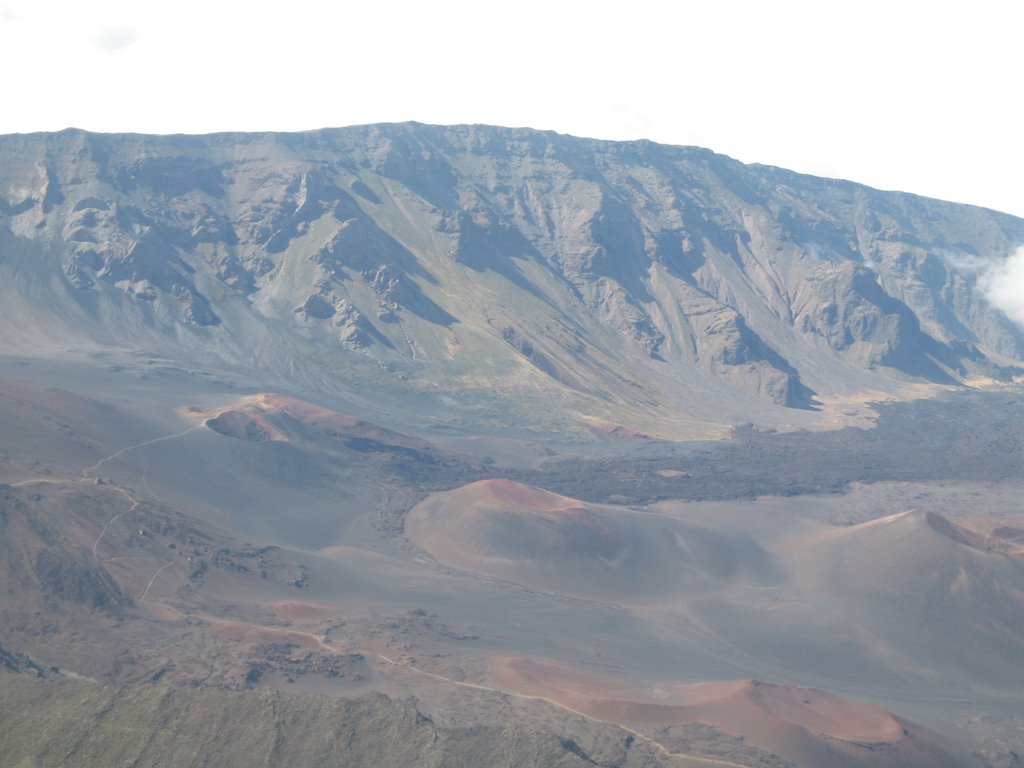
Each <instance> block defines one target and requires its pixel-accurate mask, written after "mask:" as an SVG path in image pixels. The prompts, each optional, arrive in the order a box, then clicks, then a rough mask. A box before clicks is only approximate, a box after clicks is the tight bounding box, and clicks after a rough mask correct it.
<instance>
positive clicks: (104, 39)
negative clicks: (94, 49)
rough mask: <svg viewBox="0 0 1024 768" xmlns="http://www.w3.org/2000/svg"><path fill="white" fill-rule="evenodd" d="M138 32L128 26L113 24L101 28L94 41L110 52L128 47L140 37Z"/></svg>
mask: <svg viewBox="0 0 1024 768" xmlns="http://www.w3.org/2000/svg"><path fill="white" fill-rule="evenodd" d="M138 36H139V35H138V32H137V31H136V30H135V29H133V28H132V27H128V26H112V27H105V28H104V29H101V30H100V31H99V32H97V33H96V35H95V36H94V37H93V42H95V43H96V45H98V46H99V47H100V48H102V49H103V50H105V51H109V52H110V53H114V52H116V51H119V50H121V49H122V48H127V47H128V46H130V45H131V44H132V43H134V42H135V41H136V39H138Z"/></svg>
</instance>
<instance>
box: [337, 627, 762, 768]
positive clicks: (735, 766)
mask: <svg viewBox="0 0 1024 768" xmlns="http://www.w3.org/2000/svg"><path fill="white" fill-rule="evenodd" d="M321 645H323V643H322V641H321ZM324 647H325V648H329V646H324ZM356 650H357V651H358V652H359V653H362V654H363V655H366V656H372V657H374V658H376V659H379V660H380V661H383V662H384V663H386V664H390V665H392V666H396V667H401V668H403V669H407V670H410V671H412V672H415V673H416V674H418V675H422V676H423V677H428V678H431V679H432V680H437V681H440V682H442V683H448V684H450V685H457V686H460V687H462V688H471V689H474V690H478V691H486V692H488V693H498V694H503V695H505V696H511V697H514V698H517V699H523V700H526V701H543V702H546V703H548V704H550V705H551V706H554V707H558V708H559V709H561V710H563V711H565V712H569V713H571V714H574V715H577V716H579V717H582V718H584V719H585V720H590V721H591V722H595V723H602V724H604V725H613V726H615V727H616V728H620V729H622V730H623V731H625V732H626V733H628V734H630V735H631V736H633V737H634V738H635V739H637V740H640V741H643V742H644V743H646V744H648V745H650V746H651V747H653V748H654V749H655V750H656V751H657V752H658V753H659V754H661V755H662V756H664V757H668V758H670V759H672V760H681V761H684V765H686V766H692V768H702V767H704V766H727V767H728V768H748V766H745V765H743V764H742V763H734V762H732V761H730V760H722V759H719V758H715V757H704V756H702V755H695V754H691V753H688V752H672V751H671V750H669V749H668V747H666V746H665V745H664V744H662V743H661V742H659V741H656V740H655V739H652V738H651V737H650V736H647V735H646V734H644V733H641V732H640V731H637V730H634V729H633V728H630V727H629V726H628V725H623V724H622V723H616V722H612V721H609V720H601V719H600V718H597V717H593V716H592V715H588V714H586V713H584V712H580V711H579V710H577V709H573V708H572V707H569V706H566V705H565V704H562V703H560V702H557V701H554V700H552V699H549V698H547V697H545V696H531V695H529V694H525V693H516V692H515V691H507V690H504V689H502V688H494V687H491V686H489V685H481V684H479V683H467V682H465V681H463V680H454V679H452V678H450V677H445V676H444V675H439V674H437V673H436V672H428V671H426V670H424V669H419V668H417V667H414V666H412V665H411V664H409V663H408V662H404V661H401V660H398V659H392V658H390V657H388V656H385V655H384V654H382V653H377V652H375V651H364V650H359V649H356ZM335 652H337V651H335Z"/></svg>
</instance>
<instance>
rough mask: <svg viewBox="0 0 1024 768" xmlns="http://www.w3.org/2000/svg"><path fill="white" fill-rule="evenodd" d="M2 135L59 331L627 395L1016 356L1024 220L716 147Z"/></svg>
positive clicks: (10, 252) (515, 133)
mask: <svg viewBox="0 0 1024 768" xmlns="http://www.w3.org/2000/svg"><path fill="white" fill-rule="evenodd" d="M0 158H2V160H3V163H2V165H0V168H2V170H0V190H3V194H2V195H0V232H6V233H7V235H6V237H7V238H8V241H9V244H8V246H5V254H6V255H5V257H4V258H5V259H6V260H7V261H8V262H9V263H11V264H15V263H18V264H28V263H29V262H31V263H32V269H33V270H35V274H36V277H35V278H33V279H35V280H36V283H33V286H29V285H28V284H26V283H19V282H18V281H17V280H14V281H8V282H7V286H6V288H5V294H4V295H5V297H9V296H15V295H21V296H24V295H27V294H32V298H31V301H33V302H35V305H36V306H38V305H39V303H40V301H42V300H43V298H45V299H46V300H47V301H50V302H52V303H53V304H55V305H59V304H61V303H67V302H72V303H74V304H76V305H79V306H81V307H82V308H83V312H84V313H85V315H87V316H88V321H87V322H83V321H82V320H81V316H79V318H78V319H76V320H75V321H74V322H73V323H72V322H70V321H68V322H69V323H70V325H71V326H72V327H71V328H70V329H69V330H68V333H72V334H79V335H84V336H87V337H89V338H91V339H93V340H101V341H102V343H105V344H106V343H111V342H114V343H121V344H128V345H131V344H133V343H135V342H133V339H138V338H141V337H142V336H145V337H146V339H147V343H148V344H152V343H153V338H154V337H153V334H154V333H155V334H156V335H157V336H158V337H160V338H163V339H165V340H166V342H167V343H168V344H169V345H170V346H171V347H173V345H175V344H179V343H193V342H195V341H200V340H216V342H217V345H218V346H217V348H218V350H220V352H221V354H223V355H226V356H228V357H230V358H232V359H236V360H251V359H253V356H252V354H251V353H250V352H249V351H248V350H250V349H251V348H253V347H258V348H260V349H266V348H267V345H268V344H270V345H271V346H274V345H275V344H276V345H277V346H278V347H279V348H280V349H281V350H287V349H290V348H291V346H292V345H293V344H294V339H296V338H305V339H309V340H311V341H315V342H316V343H317V344H320V345H323V346H322V349H323V350H324V352H325V353H326V354H337V355H341V356H344V355H345V354H349V353H351V352H356V353H358V354H360V355H362V356H369V357H370V358H375V359H376V360H378V362H380V363H381V365H384V366H387V365H391V364H392V363H394V362H401V361H403V360H404V361H406V362H409V361H415V363H416V364H417V365H419V366H423V365H426V366H428V367H430V369H431V370H435V371H436V372H437V373H436V377H437V379H438V380H441V379H444V380H448V381H450V380H452V378H451V377H453V376H454V377H455V378H456V379H458V378H459V377H462V376H465V377H467V380H469V379H472V380H473V381H477V380H479V378H480V377H481V376H482V377H485V378H486V377H494V378H501V379H503V380H505V381H507V382H509V383H508V384H507V385H506V386H517V385H516V384H514V383H513V382H516V381H519V379H518V378H516V377H509V376H507V372H508V371H509V370H511V369H510V368H509V366H512V367H513V368H514V367H516V366H523V365H525V366H529V367H530V368H531V369H532V370H534V371H536V372H539V373H540V374H541V376H546V377H548V378H550V379H552V380H553V381H554V382H556V383H557V385H558V386H568V387H569V388H570V389H573V390H576V391H577V392H579V393H581V394H585V395H586V396H594V395H599V396H600V397H601V398H602V399H604V400H606V401H607V402H609V403H612V402H621V403H623V404H625V405H627V406H628V407H646V406H641V405H640V404H641V403H645V402H650V401H652V400H657V401H660V400H666V399H667V400H672V399H674V398H678V397H679V392H683V391H688V390H691V389H692V390H694V391H697V390H700V391H704V392H707V391H709V389H710V388H713V387H714V386H721V387H724V388H725V389H724V390H723V391H727V392H730V393H733V394H732V395H730V397H734V398H741V399H742V398H744V397H748V398H749V397H750V396H753V397H754V399H755V400H761V401H767V402H770V403H774V404H777V405H784V406H791V407H808V406H812V405H813V401H814V393H815V392H820V393H822V394H830V393H841V392H843V391H847V390H848V389H849V388H851V387H853V386H861V387H863V386H867V382H870V381H872V380H873V379H878V380H882V381H884V380H886V379H894V380H907V379H918V380H924V381H929V382H940V383H946V384H949V383H956V382H958V381H962V380H964V379H966V378H968V377H971V376H976V375H984V376H994V377H996V378H999V377H1003V378H1006V377H1010V376H1013V375H1017V374H1018V373H1019V372H1020V371H1021V368H1020V367H1018V366H1020V365H1021V363H1020V361H1021V360H1022V359H1024V331H1022V330H1021V329H1020V328H1019V327H1018V326H1016V325H1015V324H1014V323H1013V322H1012V321H1011V320H1010V319H1009V318H1008V317H1007V316H1006V315H1005V314H1004V313H1003V312H1002V311H1001V310H999V309H998V307H996V306H994V305H993V303H992V301H990V300H989V298H988V296H989V294H988V293H987V290H986V279H987V278H986V275H987V274H989V273H988V272H986V270H987V269H989V268H990V266H991V265H992V264H996V263H998V261H999V260H1000V259H1004V258H1006V256H1007V255H1008V254H1009V253H1011V252H1012V250H1013V248H1014V247H1015V246H1017V245H1018V244H1020V243H1022V242H1024V222H1022V221H1020V220H1018V219H1015V218H1012V217H1009V216H1003V215H1000V214H997V213H994V212H990V211H983V210H980V209H976V208H971V207H968V206H960V205H953V204H947V203H941V202H937V201H931V200H924V199H921V198H916V197H913V196H910V195H902V194H896V193H881V192H877V191H875V190H871V189H868V188H865V187H861V186H858V185H855V184H852V183H848V182H839V181H829V180H822V179H815V178H813V177H807V176H800V175H797V174H793V173H789V172H786V171H782V170H779V169H772V168H764V167H760V166H745V165H742V164H740V163H738V162H735V161H732V160H730V159H729V158H726V157H722V156H720V155H715V154H714V153H712V152H709V151H707V150H700V149H694V148H679V147H664V146H659V145H655V144H651V143H649V142H630V143H621V142H599V141H593V140H583V139H575V138H572V137H567V136H559V135H556V134H551V133H543V132H536V131H529V130H513V129H502V128H488V127H482V126H456V127H451V128H436V127H430V126H422V125H416V124H404V125H381V126H369V127H362V128H352V129H339V130H328V131H321V132H314V133H309V134H294V135H291V134H251V135H250V134H233V135H229V134H223V135H216V136H208V137H145V136H94V135H91V134H87V133H83V132H80V131H65V132H62V133H59V134H46V135H43V134H39V135H32V136H12V137H3V138H0ZM40 248H44V249H45V250H46V252H47V253H51V254H52V255H53V258H54V259H55V260H56V261H57V262H58V263H59V265H60V269H61V271H62V273H63V278H64V280H65V282H64V283H63V284H58V283H54V282H53V281H52V279H50V278H44V277H41V276H40V274H41V273H40V270H44V271H45V270H46V269H48V268H49V267H48V266H47V265H46V263H44V261H45V260H42V261H41V257H40V256H39V253H40ZM25 272H26V270H24V269H22V270H21V271H20V272H18V274H24V273H25ZM39 285H46V286H48V287H46V288H45V289H41V288H39ZM40 291H43V293H42V294H40V293H39V292H40ZM33 292H34V293H33ZM268 321H272V322H273V323H276V325H273V328H274V331H273V334H272V336H274V335H276V341H274V340H273V339H272V338H271V337H267V336H266V335H265V331H257V330H256V329H258V328H263V329H267V328H269V327H271V326H269V325H267V322H268ZM278 321H280V322H278ZM506 326H510V327H514V329H515V338H514V339H510V338H509V337H508V336H507V335H506V334H505V331H504V328H505V327H506ZM467 340H472V343H469V344H467V343H466V342H467ZM524 344H528V345H529V350H528V349H527V347H526V346H524ZM484 348H487V349H489V350H494V351H495V352H494V355H492V354H491V353H490V352H488V353H487V354H483V355H480V354H477V356H476V357H475V358H474V360H472V361H466V360H461V359H459V355H460V354H463V353H462V350H469V349H475V350H477V351H478V352H479V351H480V350H483V349H484ZM495 355H496V356H495ZM474 366H479V367H478V368H476V369H474ZM471 369H473V370H471ZM599 380H603V381H606V382H610V383H609V384H608V386H607V387H599V386H596V385H594V384H593V382H596V381H599ZM530 381H536V380H535V379H532V378H531V379H530ZM656 381H663V382H678V390H677V391H675V392H668V391H666V390H665V389H664V387H665V386H668V385H663V384H654V383H652V382H656ZM853 381H856V382H859V383H858V384H856V385H854V384H852V383H851V382H853ZM581 382H590V383H588V384H581ZM531 386H533V385H531ZM652 388H653V389H652ZM659 388H660V389H659ZM655 390H658V391H655ZM641 391H644V392H646V393H647V394H645V395H641V394H640V392H641ZM695 407H696V406H695Z"/></svg>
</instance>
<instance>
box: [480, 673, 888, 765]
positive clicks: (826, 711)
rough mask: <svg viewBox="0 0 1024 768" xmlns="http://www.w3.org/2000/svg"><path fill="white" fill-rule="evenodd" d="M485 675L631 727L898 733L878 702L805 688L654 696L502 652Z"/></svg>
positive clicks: (687, 688) (857, 736) (766, 736)
mask: <svg viewBox="0 0 1024 768" xmlns="http://www.w3.org/2000/svg"><path fill="white" fill-rule="evenodd" d="M488 675H489V677H490V679H491V681H492V682H493V683H494V684H495V685H497V686H499V687H501V688H504V689H506V690H509V691H513V692H515V693H519V694H523V695H527V696H537V697H541V698H546V699H549V700H551V701H554V702H556V703H557V704H560V705H562V706H565V707H568V708H570V709H573V710H575V711H577V712H580V713H582V714H584V715H588V716H590V717H594V718H598V719H600V720H607V721H610V722H616V723H621V724H623V725H628V726H631V727H634V728H663V727H668V726H672V725H685V724H688V723H705V724H707V725H711V726H714V727H716V728H719V729H721V730H723V731H726V732H728V733H732V734H735V735H737V736H743V737H744V738H748V739H750V740H751V742H752V743H758V742H760V743H762V744H766V745H768V746H769V747H776V748H777V746H778V744H777V743H776V742H778V741H780V740H785V739H787V738H797V737H798V736H799V732H798V730H797V729H799V731H803V732H805V735H807V734H811V735H822V736H827V737H829V738H832V739H839V740H842V741H848V742H854V743H857V744H895V743H896V742H899V741H900V740H901V739H902V738H903V736H904V730H903V726H902V725H901V724H900V723H899V722H898V721H897V720H896V719H895V718H893V716H892V715H890V714H889V712H888V711H887V710H886V709H885V708H884V707H881V706H879V705H877V704H869V703H862V702H855V701H849V700H846V699H843V698H841V697H839V696H836V695H835V694H831V693H828V692H826V691H820V690H816V689H812V688H799V687H795V686H781V685H770V684H767V683H759V682H756V681H753V680H727V681H715V682H707V683H690V684H675V685H673V684H667V685H662V686H660V687H659V689H658V695H657V697H656V696H655V694H654V693H651V692H647V691H643V690H639V689H636V688H630V687H629V686H627V685H623V684H620V683H617V682H616V681H614V680H610V679H607V678H602V677H599V676H596V675H586V674H583V673H580V672H579V671H576V670H572V669H569V668H567V667H564V666H562V665H560V664H556V663H554V662H550V661H545V660H540V659H529V658H509V657H497V658H493V659H491V661H490V664H489V667H488Z"/></svg>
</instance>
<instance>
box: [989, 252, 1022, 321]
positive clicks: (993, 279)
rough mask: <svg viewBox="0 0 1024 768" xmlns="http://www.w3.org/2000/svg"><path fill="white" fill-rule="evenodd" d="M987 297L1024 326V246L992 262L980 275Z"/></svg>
mask: <svg viewBox="0 0 1024 768" xmlns="http://www.w3.org/2000/svg"><path fill="white" fill-rule="evenodd" d="M978 285H979V286H980V287H981V289H982V291H984V292H985V298H987V299H988V300H989V302H990V303H991V304H992V305H993V306H995V307H998V308H999V309H1001V310H1002V311H1003V312H1005V313H1006V316H1007V317H1009V318H1010V319H1011V320H1013V322H1015V323H1017V325H1019V326H1021V327H1022V328H1024V247H1022V248H1018V249H1017V250H1016V252H1014V253H1012V254H1010V255H1009V256H1007V257H1006V258H1005V259H1003V260H1002V261H998V262H992V263H990V264H989V266H988V267H987V269H985V271H984V272H982V273H981V275H980V276H979V277H978Z"/></svg>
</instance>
